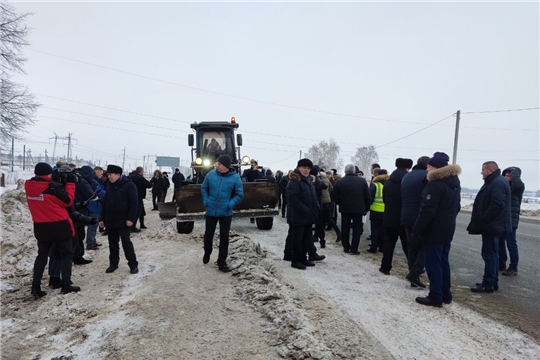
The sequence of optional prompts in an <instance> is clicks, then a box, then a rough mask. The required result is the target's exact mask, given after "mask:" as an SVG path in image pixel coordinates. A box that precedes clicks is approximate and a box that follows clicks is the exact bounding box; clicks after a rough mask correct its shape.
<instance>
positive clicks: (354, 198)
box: [331, 164, 371, 255]
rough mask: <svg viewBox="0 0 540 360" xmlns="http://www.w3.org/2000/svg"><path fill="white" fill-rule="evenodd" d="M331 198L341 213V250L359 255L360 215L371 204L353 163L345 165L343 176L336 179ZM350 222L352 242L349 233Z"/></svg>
mask: <svg viewBox="0 0 540 360" xmlns="http://www.w3.org/2000/svg"><path fill="white" fill-rule="evenodd" d="M331 197H332V200H333V201H334V202H335V203H336V204H337V205H338V206H339V212H340V213H341V244H342V245H343V251H344V252H346V253H350V254H353V255H359V254H360V252H359V251H358V245H359V244H360V236H362V232H363V225H364V224H363V223H362V216H364V215H366V214H367V212H368V209H369V206H370V204H371V198H370V196H369V188H368V185H367V182H366V179H364V178H363V177H360V176H358V175H357V174H356V173H355V169H354V165H352V164H348V165H347V166H345V176H344V177H342V178H341V179H339V181H336V184H335V185H334V188H333V189H332V195H331ZM351 224H352V230H353V234H352V243H349V234H350V231H351Z"/></svg>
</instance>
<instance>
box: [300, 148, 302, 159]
mask: <svg viewBox="0 0 540 360" xmlns="http://www.w3.org/2000/svg"><path fill="white" fill-rule="evenodd" d="M300 160H302V150H300Z"/></svg>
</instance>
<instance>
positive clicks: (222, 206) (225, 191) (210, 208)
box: [201, 169, 244, 217]
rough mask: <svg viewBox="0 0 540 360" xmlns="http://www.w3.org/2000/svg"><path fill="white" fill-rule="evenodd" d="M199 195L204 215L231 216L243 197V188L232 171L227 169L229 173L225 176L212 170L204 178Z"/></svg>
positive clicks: (238, 177) (235, 173)
mask: <svg viewBox="0 0 540 360" xmlns="http://www.w3.org/2000/svg"><path fill="white" fill-rule="evenodd" d="M201 194H202V199H203V204H204V207H205V208H206V215H208V216H214V217H222V216H232V214H233V208H234V207H235V206H236V204H238V203H239V202H240V201H242V198H243V197H244V187H243V186H242V180H241V179H240V176H239V175H238V173H237V172H236V171H235V170H234V169H229V172H227V173H225V174H220V173H219V172H218V171H217V170H215V169H214V170H212V171H210V172H209V173H208V174H207V175H206V177H205V178H204V181H203V183H202V186H201Z"/></svg>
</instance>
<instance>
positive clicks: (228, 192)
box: [201, 154, 244, 272]
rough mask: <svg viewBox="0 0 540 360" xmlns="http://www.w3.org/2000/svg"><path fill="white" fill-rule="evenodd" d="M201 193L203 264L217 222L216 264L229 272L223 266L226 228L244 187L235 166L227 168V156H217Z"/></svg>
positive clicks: (223, 270) (209, 249) (229, 159)
mask: <svg viewBox="0 0 540 360" xmlns="http://www.w3.org/2000/svg"><path fill="white" fill-rule="evenodd" d="M201 195H202V199H203V204H204V207H205V208H206V224H205V225H206V228H205V232H204V256H203V264H208V262H209V261H210V255H211V254H212V249H213V243H214V233H215V231H216V226H217V224H218V223H219V255H218V259H217V265H218V267H219V270H220V271H222V272H228V271H230V269H229V266H228V265H227V255H228V251H229V230H230V229H231V221H232V215H233V208H234V207H235V206H236V205H237V204H238V203H240V201H242V197H243V196H244V188H243V186H242V180H241V179H240V176H239V175H238V173H237V172H236V170H235V169H232V168H231V158H230V156H229V155H226V154H225V155H221V156H220V157H219V158H218V159H217V163H216V168H215V169H214V170H211V171H210V172H209V173H208V174H207V175H206V176H205V178H204V181H203V183H202V186H201Z"/></svg>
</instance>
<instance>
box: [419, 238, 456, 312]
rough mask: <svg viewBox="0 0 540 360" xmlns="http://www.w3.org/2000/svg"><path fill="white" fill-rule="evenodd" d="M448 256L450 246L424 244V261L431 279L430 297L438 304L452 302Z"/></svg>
mask: <svg viewBox="0 0 540 360" xmlns="http://www.w3.org/2000/svg"><path fill="white" fill-rule="evenodd" d="M448 254H450V244H444V245H440V244H424V259H425V263H426V272H427V275H428V278H429V294H428V297H429V298H431V299H432V300H433V301H435V302H436V303H438V304H442V302H443V301H451V300H452V292H451V291H450V287H451V282H450V263H449V262H448Z"/></svg>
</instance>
